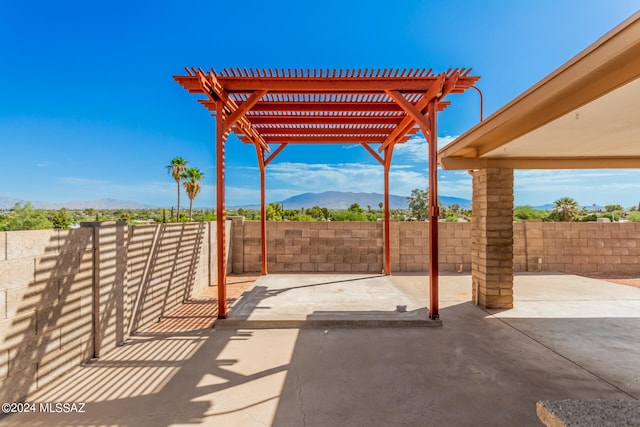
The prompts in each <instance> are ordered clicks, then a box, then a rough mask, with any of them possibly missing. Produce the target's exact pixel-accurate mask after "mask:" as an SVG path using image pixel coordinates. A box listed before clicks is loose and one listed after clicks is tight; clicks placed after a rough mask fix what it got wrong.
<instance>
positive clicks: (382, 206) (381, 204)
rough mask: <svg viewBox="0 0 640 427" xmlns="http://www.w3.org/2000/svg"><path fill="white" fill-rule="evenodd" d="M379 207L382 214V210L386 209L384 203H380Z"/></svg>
mask: <svg viewBox="0 0 640 427" xmlns="http://www.w3.org/2000/svg"><path fill="white" fill-rule="evenodd" d="M378 207H379V208H380V212H382V208H384V203H382V202H380V203H378Z"/></svg>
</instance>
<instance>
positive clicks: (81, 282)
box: [0, 221, 231, 402]
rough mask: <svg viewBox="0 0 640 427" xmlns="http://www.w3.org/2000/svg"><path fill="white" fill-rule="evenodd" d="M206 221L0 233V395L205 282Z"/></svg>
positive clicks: (19, 392) (209, 252) (42, 376)
mask: <svg viewBox="0 0 640 427" xmlns="http://www.w3.org/2000/svg"><path fill="white" fill-rule="evenodd" d="M213 225H214V226H213V227H211V224H210V223H205V224H202V223H192V224H166V225H159V226H139V227H138V226H136V227H128V226H127V225H126V223H124V222H102V223H85V224H83V228H81V229H78V230H66V231H57V230H44V231H12V232H3V233H0V398H1V399H2V401H3V402H15V401H18V400H19V399H21V398H23V397H25V396H26V395H27V394H28V393H29V392H30V391H33V390H34V389H36V388H39V387H42V386H43V385H45V384H47V383H49V382H51V381H52V380H54V379H55V378H57V377H59V376H60V375H62V374H64V373H65V372H67V371H68V370H69V369H71V368H73V367H76V366H79V365H80V364H81V363H82V362H83V361H85V360H87V359H89V358H91V357H94V356H100V355H103V354H104V353H106V352H108V351H110V350H112V349H113V348H115V347H116V346H117V345H119V344H120V343H121V342H122V341H123V340H124V339H126V337H127V335H129V334H130V333H131V332H132V331H135V330H136V329H138V328H140V327H143V326H145V325H147V324H149V323H150V322H155V321H157V320H158V318H161V317H162V316H163V315H164V314H165V313H167V312H169V311H171V310H172V309H174V308H176V307H177V306H178V305H180V304H181V303H183V302H184V301H185V300H186V299H188V298H189V297H190V296H191V295H193V294H194V293H197V292H199V291H200V290H202V289H203V288H204V287H206V286H209V285H210V284H211V277H214V278H215V277H216V275H215V271H216V268H217V265H216V262H215V261H216V253H217V251H216V240H215V239H216V235H215V224H213ZM211 230H213V231H214V232H213V233H212V232H211ZM230 231H231V224H230V221H229V222H228V223H227V233H230ZM229 240H230V239H229ZM228 248H229V250H230V246H228Z"/></svg>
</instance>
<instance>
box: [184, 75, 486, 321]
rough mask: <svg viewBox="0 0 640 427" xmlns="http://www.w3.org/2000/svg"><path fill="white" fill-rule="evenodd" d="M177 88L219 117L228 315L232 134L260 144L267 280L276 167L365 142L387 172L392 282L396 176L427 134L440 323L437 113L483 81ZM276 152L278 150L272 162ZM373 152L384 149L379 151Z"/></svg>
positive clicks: (221, 276) (187, 83) (196, 79)
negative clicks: (400, 156)
mask: <svg viewBox="0 0 640 427" xmlns="http://www.w3.org/2000/svg"><path fill="white" fill-rule="evenodd" d="M186 70H187V75H186V76H175V77H174V78H175V80H176V81H177V82H178V83H179V84H180V85H182V87H184V88H185V89H186V90H187V91H189V93H195V94H202V95H205V96H206V99H202V100H200V101H199V102H200V103H201V104H202V105H203V106H204V107H205V108H207V109H208V110H209V111H210V112H211V113H212V115H214V116H215V117H216V122H217V125H216V153H217V159H216V167H217V179H216V184H217V202H216V203H217V212H218V217H217V231H218V286H219V288H218V289H219V295H218V300H219V305H220V307H219V316H220V317H222V318H224V317H226V314H227V308H226V252H225V240H226V237H225V230H224V221H225V209H224V147H225V141H226V139H227V136H228V135H229V133H234V134H236V135H237V136H238V138H239V139H240V140H241V141H243V142H245V143H248V144H253V145H254V146H255V149H256V154H257V157H258V165H259V168H260V184H261V185H260V187H261V217H262V273H263V274H267V256H266V251H267V247H266V240H267V239H266V210H265V203H266V197H265V192H266V184H265V181H266V179H265V169H266V167H267V165H268V164H269V163H270V162H271V161H272V160H273V159H274V158H275V156H277V155H278V154H279V153H280V152H281V151H282V150H283V149H284V148H285V147H286V146H287V145H288V144H309V143H313V144H320V143H321V144H359V145H362V147H363V148H364V149H366V150H367V152H369V153H370V154H371V155H372V156H373V157H374V159H376V161H378V162H379V163H380V164H381V165H382V166H383V168H384V193H385V198H384V205H385V207H384V215H385V218H384V226H385V229H384V240H385V263H384V264H385V273H386V274H391V257H390V248H389V246H390V244H389V241H390V236H389V226H390V213H389V170H390V167H391V159H392V156H393V148H394V146H395V145H396V144H402V143H404V142H406V141H408V140H409V139H410V138H411V137H412V136H413V135H415V134H416V133H417V132H418V131H422V133H423V134H424V135H425V138H426V139H427V142H428V145H429V153H430V154H429V159H430V160H431V161H430V162H429V190H430V191H429V192H430V196H431V197H430V204H431V212H430V214H431V215H430V218H431V225H430V240H431V261H430V269H431V271H430V294H431V304H430V307H429V309H430V317H431V318H437V317H438V300H437V275H438V265H437V257H438V247H437V218H438V209H437V174H436V161H435V159H436V157H435V153H436V143H437V141H436V136H437V131H436V121H437V120H436V115H437V113H438V112H439V111H443V110H444V109H445V108H446V107H448V106H449V104H450V103H449V102H448V101H444V100H443V98H444V97H445V96H446V95H448V94H460V93H463V92H464V91H466V90H467V89H469V88H470V87H473V85H474V83H475V82H476V81H477V80H478V79H479V77H477V76H471V75H470V72H471V70H470V69H465V68H462V69H458V68H456V69H449V70H447V71H446V72H444V73H439V74H434V73H433V72H432V70H431V69H426V68H418V69H408V70H407V69H389V68H387V69H349V70H336V69H263V68H261V69H257V68H254V69H246V68H243V69H240V68H228V69H227V68H225V69H223V70H222V71H220V72H218V71H215V70H213V69H211V70H210V71H208V72H204V71H203V70H202V69H199V68H198V69H196V68H191V69H186ZM270 144H271V145H273V144H277V145H278V148H277V149H276V150H275V151H274V152H273V153H272V154H271V155H270V156H268V157H267V153H268V152H270V149H271V148H270ZM371 144H379V147H378V149H377V150H376V149H374V148H373V147H372V146H371Z"/></svg>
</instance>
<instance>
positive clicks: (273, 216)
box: [266, 203, 284, 221]
mask: <svg viewBox="0 0 640 427" xmlns="http://www.w3.org/2000/svg"><path fill="white" fill-rule="evenodd" d="M266 211H267V221H282V216H283V215H284V212H282V205H280V204H278V203H269V204H268V205H267V208H266Z"/></svg>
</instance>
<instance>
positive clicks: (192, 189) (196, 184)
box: [182, 168, 204, 221]
mask: <svg viewBox="0 0 640 427" xmlns="http://www.w3.org/2000/svg"><path fill="white" fill-rule="evenodd" d="M203 177H204V173H203V172H202V171H201V170H200V169H198V168H189V169H187V170H185V171H184V172H183V173H182V179H183V180H184V182H183V183H182V185H184V189H185V190H187V196H189V221H193V216H192V215H191V213H192V211H193V210H192V208H193V199H195V198H196V196H197V195H198V193H199V192H200V181H202V178H203Z"/></svg>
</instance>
